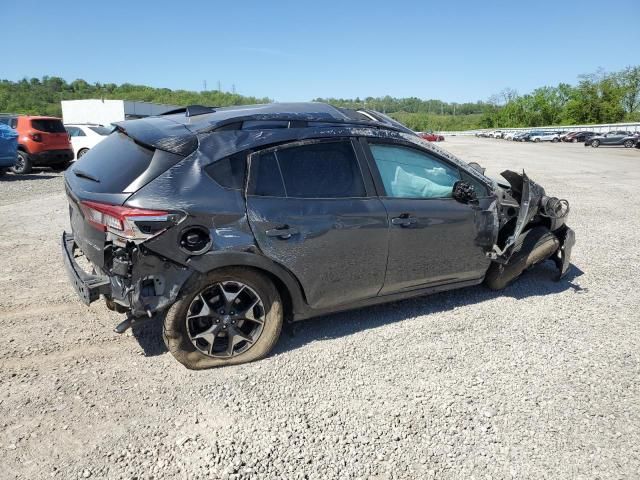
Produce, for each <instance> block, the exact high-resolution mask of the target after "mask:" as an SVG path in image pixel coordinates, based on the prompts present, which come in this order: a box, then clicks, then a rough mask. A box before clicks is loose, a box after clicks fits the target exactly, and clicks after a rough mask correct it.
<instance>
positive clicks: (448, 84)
mask: <svg viewBox="0 0 640 480" xmlns="http://www.w3.org/2000/svg"><path fill="white" fill-rule="evenodd" d="M163 3H164V2H162V1H156V2H143V1H135V0H129V1H127V2H123V1H120V0H109V1H102V2H86V1H84V2H83V1H77V0H76V1H73V2H71V1H66V0H62V1H56V2H48V1H39V2H37V1H32V0H20V1H12V2H3V5H2V7H1V10H0V17H4V20H5V21H3V22H2V23H3V29H2V30H3V35H2V37H3V38H4V39H5V42H6V41H7V40H8V39H13V40H11V41H10V43H8V44H5V47H4V51H5V53H4V54H3V60H2V61H1V62H0V78H8V79H11V80H18V79H20V78H23V77H31V76H37V77H40V76H42V75H56V76H61V77H63V78H65V79H67V80H74V79H76V78H83V79H85V80H87V81H89V82H96V81H100V82H105V83H106V82H114V83H124V82H129V83H138V84H147V85H152V86H155V87H167V88H172V89H178V88H181V89H186V90H201V89H202V88H203V80H206V81H207V86H208V88H209V89H215V88H216V87H217V84H218V81H220V83H221V84H222V88H223V89H224V90H231V87H232V85H235V88H236V90H237V91H238V93H242V94H246V95H255V96H260V97H262V96H268V97H271V98H274V99H275V100H277V101H300V100H310V99H312V98H315V97H329V96H331V97H343V98H353V97H356V96H360V97H361V98H362V97H366V96H381V95H387V94H388V95H391V96H396V97H408V96H416V97H420V98H438V99H442V100H446V101H455V102H464V101H475V100H486V99H487V98H488V97H489V96H490V95H491V94H493V93H497V92H499V91H500V90H502V89H503V88H505V87H511V88H514V89H516V90H518V91H519V92H520V93H526V92H528V91H530V90H532V89H533V88H536V87H538V86H542V85H555V84H557V83H559V82H568V83H574V82H575V81H576V77H577V76H578V75H579V74H581V73H589V72H593V71H595V70H596V69H597V68H598V67H602V68H604V69H606V70H609V71H612V70H618V69H621V68H623V67H625V66H626V65H630V64H638V63H640V25H639V24H638V18H639V16H638V15H639V14H640V10H639V9H638V7H639V6H640V4H639V3H638V0H618V1H616V2H604V1H602V0H600V1H557V0H556V1H554V2H547V1H535V2H519V1H516V0H513V1H510V2H490V1H486V0H485V1H457V2H456V1H440V2H428V1H401V0H388V1H384V2H383V1H376V0H369V1H349V0H342V1H333V0H323V1H315V2H305V1H303V0H298V1H290V2H285V1H278V0H273V1H264V0H263V1H255V2H254V1H251V0H245V1H229V0H227V1H224V2H215V1H188V0H183V1H182V2H176V1H172V2H170V3H167V5H168V6H167V7H163V6H162V5H163ZM9 49H10V50H9ZM8 50H9V51H10V53H9V54H7V53H6V52H7V51H8Z"/></svg>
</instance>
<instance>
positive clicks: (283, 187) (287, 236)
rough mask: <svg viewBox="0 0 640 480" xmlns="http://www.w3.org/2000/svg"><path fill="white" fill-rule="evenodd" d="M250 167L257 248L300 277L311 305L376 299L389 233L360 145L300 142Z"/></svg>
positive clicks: (255, 157)
mask: <svg viewBox="0 0 640 480" xmlns="http://www.w3.org/2000/svg"><path fill="white" fill-rule="evenodd" d="M249 163H250V168H249V181H248V185H247V213H248V218H249V223H250V225H251V228H252V230H253V233H254V235H255V237H256V240H257V242H258V245H259V247H260V249H261V250H262V251H263V253H264V254H265V255H266V256H268V257H269V258H271V259H272V260H273V261H275V262H277V263H279V264H281V265H283V266H285V267H286V268H287V269H289V270H290V271H291V272H292V273H293V274H294V275H295V277H296V278H297V279H298V280H299V281H300V283H301V284H302V287H303V290H304V292H305V295H306V298H307V302H308V303H309V305H310V306H311V307H312V308H328V307H332V306H336V305H340V304H346V303H350V302H352V301H357V300H360V299H364V298H369V297H375V296H376V295H377V294H378V292H379V291H380V289H381V288H382V284H383V282H384V276H385V268H386V264H387V245H388V236H389V229H388V224H387V214H386V211H385V209H384V206H383V204H382V202H381V200H380V199H378V198H377V197H376V196H375V190H374V187H373V181H372V179H371V177H370V174H369V172H368V169H367V168H366V165H364V164H363V159H362V151H361V146H360V145H359V143H358V142H355V141H353V140H351V139H348V138H343V139H328V140H311V141H302V142H295V143H292V144H287V145H283V146H279V147H275V148H271V149H267V150H263V151H260V152H256V153H254V154H252V155H251V156H250V162H249ZM363 165H364V168H363ZM363 172H364V173H365V174H364V175H363Z"/></svg>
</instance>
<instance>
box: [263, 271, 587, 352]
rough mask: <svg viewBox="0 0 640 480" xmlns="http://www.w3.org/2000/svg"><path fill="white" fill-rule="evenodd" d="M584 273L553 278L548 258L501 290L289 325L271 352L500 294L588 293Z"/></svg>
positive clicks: (470, 291) (458, 293)
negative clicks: (579, 281) (582, 282)
mask: <svg viewBox="0 0 640 480" xmlns="http://www.w3.org/2000/svg"><path fill="white" fill-rule="evenodd" d="M583 273H584V272H583V271H582V270H580V269H579V268H578V267H576V266H575V265H571V267H570V268H569V270H568V271H567V273H566V275H565V276H564V277H563V278H562V279H561V280H560V281H554V278H555V275H556V274H557V270H556V268H555V265H554V264H553V263H552V262H550V261H549V262H545V263H544V264H541V265H538V266H536V268H534V269H532V270H530V271H528V272H525V273H524V274H523V275H522V277H521V278H519V279H518V281H517V282H515V283H514V284H513V285H510V286H509V287H507V288H506V289H505V290H502V291H493V290H489V289H488V288H486V287H484V286H483V285H478V286H474V287H467V288H462V289H459V290H451V291H448V292H442V293H436V294H433V295H426V296H422V297H416V298H412V299H408V300H401V301H398V302H392V303H388V304H381V305H377V306H373V307H366V308H362V309H358V310H352V311H347V312H342V313H336V314H331V315H324V316H322V317H317V318H313V319H309V320H305V321H302V322H297V323H294V324H290V325H287V326H286V328H285V329H284V330H283V335H282V337H281V338H280V341H279V342H278V344H277V345H276V347H275V348H274V349H273V351H272V352H271V355H275V354H278V353H282V352H286V351H290V350H295V349H297V348H300V347H302V346H304V345H305V344H307V343H310V342H314V341H318V340H328V339H332V338H339V337H343V336H347V335H351V334H353V333H356V332H358V331H362V330H368V329H370V328H376V327H380V326H383V325H388V324H390V323H394V322H400V321H403V320H406V319H409V318H415V317H418V316H423V315H430V314H433V313H439V312H443V311H447V310H452V309H454V308H457V307H462V306H466V305H471V304H476V303H481V302H485V301H487V300H491V299H494V298H498V297H511V298H516V299H523V298H530V297H538V296H547V295H553V294H557V293H561V292H564V291H568V290H570V291H573V292H575V293H576V294H581V293H587V291H588V290H587V289H585V288H582V287H581V286H580V285H578V284H576V283H574V280H575V279H576V278H578V277H579V276H581V275H582V274H583Z"/></svg>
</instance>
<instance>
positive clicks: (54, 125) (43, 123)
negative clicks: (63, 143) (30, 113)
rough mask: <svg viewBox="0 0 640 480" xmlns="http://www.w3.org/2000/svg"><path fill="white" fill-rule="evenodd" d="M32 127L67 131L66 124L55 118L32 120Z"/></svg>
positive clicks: (50, 130)
mask: <svg viewBox="0 0 640 480" xmlns="http://www.w3.org/2000/svg"><path fill="white" fill-rule="evenodd" d="M31 128H33V129H35V130H38V131H39V132H48V133H66V130H65V129H64V125H63V124H62V121H60V120H53V119H43V118H41V119H34V120H31Z"/></svg>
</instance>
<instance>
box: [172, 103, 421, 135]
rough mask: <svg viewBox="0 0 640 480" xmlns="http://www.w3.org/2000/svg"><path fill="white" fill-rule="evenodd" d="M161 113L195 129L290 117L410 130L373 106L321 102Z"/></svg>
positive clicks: (293, 119) (210, 108)
mask: <svg viewBox="0 0 640 480" xmlns="http://www.w3.org/2000/svg"><path fill="white" fill-rule="evenodd" d="M161 117H163V118H165V119H167V120H171V121H173V122H176V123H180V124H182V125H184V126H185V127H186V128H188V129H189V130H191V131H193V132H197V133H201V132H203V131H213V130H215V129H216V128H220V127H221V126H224V125H228V124H231V123H234V122H240V121H251V120H257V121H269V120H289V121H306V122H326V123H337V124H345V123H356V124H363V125H365V124H366V125H376V126H386V127H389V128H392V129H398V130H404V131H407V132H410V130H409V129H407V128H406V127H404V126H403V125H401V124H399V123H397V122H395V121H394V120H392V119H391V118H389V117H387V116H386V115H383V114H380V113H378V112H373V111H371V110H366V109H362V110H352V109H346V108H339V107H334V106H332V105H329V104H327V103H321V102H295V103H294V102H288V103H265V104H257V105H236V106H231V107H203V106H201V105H193V106H189V107H185V108H183V109H178V110H172V111H170V112H167V113H165V114H164V115H161Z"/></svg>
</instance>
